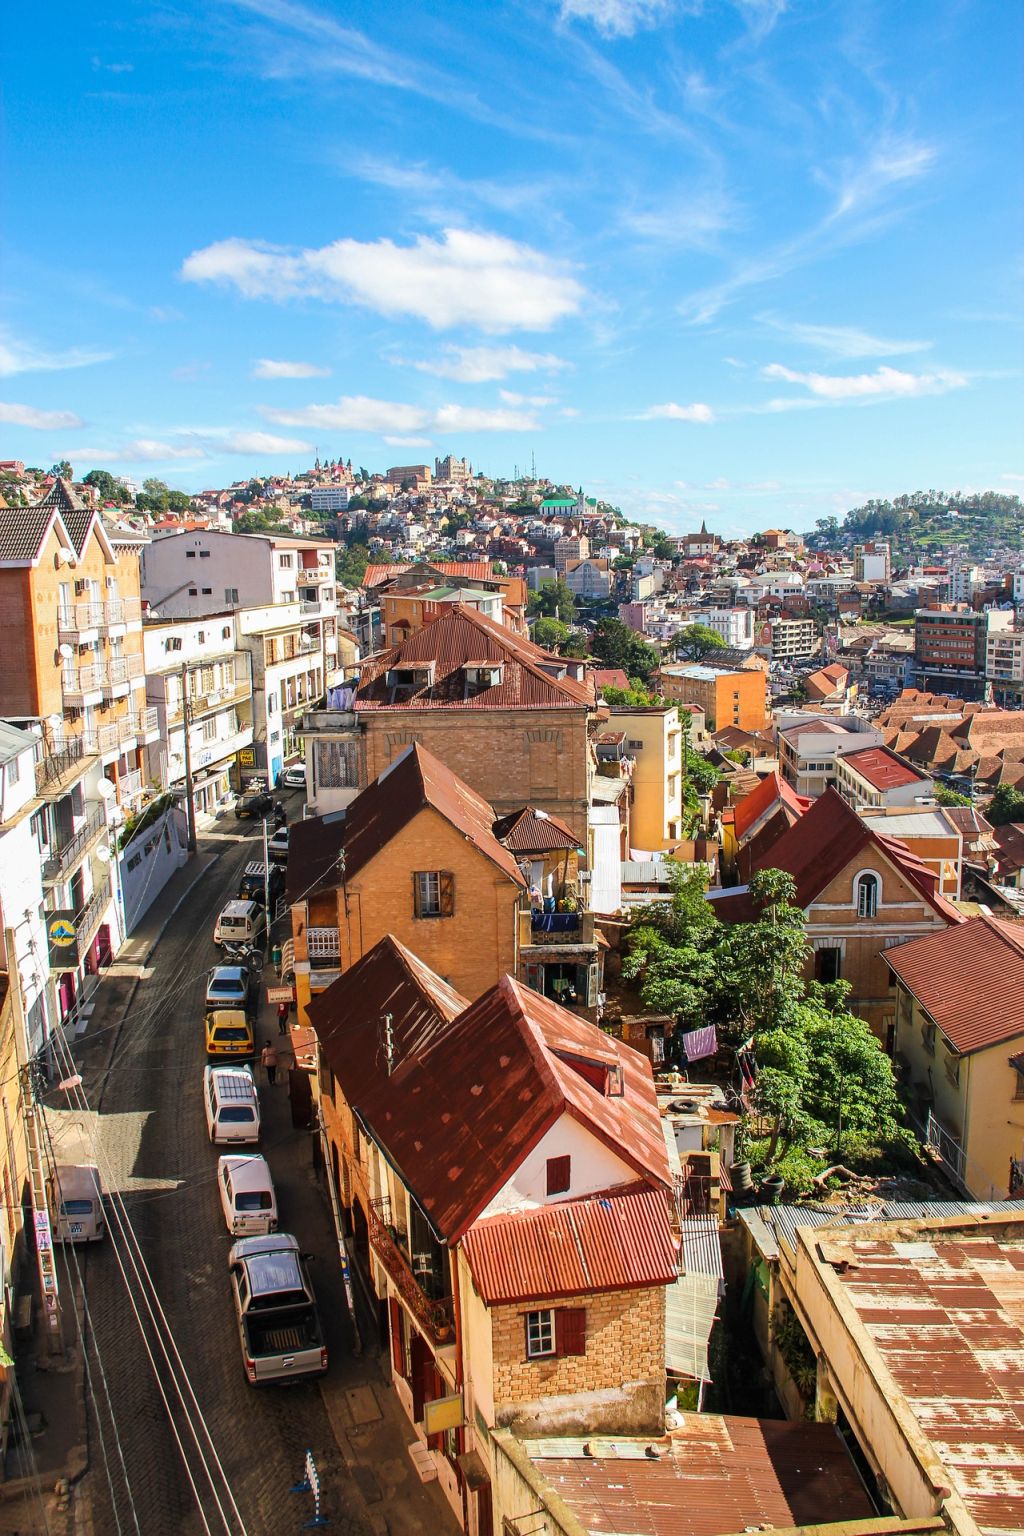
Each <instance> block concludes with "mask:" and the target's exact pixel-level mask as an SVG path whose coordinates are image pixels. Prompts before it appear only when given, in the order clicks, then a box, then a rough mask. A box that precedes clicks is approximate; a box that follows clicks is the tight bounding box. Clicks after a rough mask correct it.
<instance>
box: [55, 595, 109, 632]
mask: <svg viewBox="0 0 1024 1536" xmlns="http://www.w3.org/2000/svg"><path fill="white" fill-rule="evenodd" d="M103 618H104V614H103V604H102V603H69V604H68V606H67V607H65V608H58V609H57V635H58V638H59V639H60V640H70V641H74V642H77V641H79V640H81V638H82V637H83V636H84V635H93V636H95V635H97V634H98V633H99V630H100V626H101V625H102V623H103Z"/></svg>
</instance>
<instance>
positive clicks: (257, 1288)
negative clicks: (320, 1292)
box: [228, 1232, 327, 1387]
mask: <svg viewBox="0 0 1024 1536" xmlns="http://www.w3.org/2000/svg"><path fill="white" fill-rule="evenodd" d="M228 1271H229V1274H230V1276H231V1291H232V1295H233V1296H234V1301H235V1312H236V1314H237V1316H238V1334H239V1342H240V1344H241V1347H242V1359H243V1361H244V1362H245V1374H246V1377H247V1378H248V1380H249V1382H250V1384H251V1385H252V1386H254V1387H256V1386H261V1385H263V1384H264V1383H266V1382H281V1381H294V1380H295V1378H296V1377H299V1376H321V1375H323V1373H324V1371H326V1369H327V1346H326V1344H325V1343H324V1330H323V1325H322V1323H321V1321H320V1314H319V1312H318V1311H317V1305H316V1298H315V1296H314V1294H313V1287H312V1286H311V1284H310V1282H309V1276H308V1275H307V1273H306V1263H305V1255H304V1254H302V1253H300V1251H299V1245H298V1242H297V1241H296V1239H295V1238H294V1237H292V1236H290V1234H289V1233H287V1232H277V1233H274V1234H272V1235H269V1236H267V1237H243V1238H242V1240H241V1241H240V1242H237V1243H235V1244H234V1245H233V1246H232V1248H231V1251H230V1253H229V1254H228Z"/></svg>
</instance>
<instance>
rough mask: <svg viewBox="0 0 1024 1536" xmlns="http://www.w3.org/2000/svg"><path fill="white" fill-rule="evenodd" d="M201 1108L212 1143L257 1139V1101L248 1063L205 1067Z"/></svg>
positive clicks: (258, 1126) (258, 1132)
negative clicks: (235, 1065) (203, 1111)
mask: <svg viewBox="0 0 1024 1536" xmlns="http://www.w3.org/2000/svg"><path fill="white" fill-rule="evenodd" d="M203 1108H204V1110H205V1113H206V1129H207V1131H208V1132H209V1136H210V1140H211V1141H212V1142H213V1143H214V1144H218V1143H219V1144H221V1145H224V1144H225V1143H231V1142H255V1141H259V1139H260V1105H259V1099H258V1098H257V1097H256V1084H255V1081H254V1080H253V1075H252V1073H251V1072H250V1070H249V1068H248V1067H207V1068H206V1070H205V1071H204V1073H203Z"/></svg>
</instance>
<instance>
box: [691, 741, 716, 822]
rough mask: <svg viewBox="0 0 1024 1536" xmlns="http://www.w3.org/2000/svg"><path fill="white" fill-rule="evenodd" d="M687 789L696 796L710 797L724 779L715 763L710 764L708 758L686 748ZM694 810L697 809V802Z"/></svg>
mask: <svg viewBox="0 0 1024 1536" xmlns="http://www.w3.org/2000/svg"><path fill="white" fill-rule="evenodd" d="M685 768H686V788H687V791H688V792H689V791H691V790H692V792H693V794H694V796H696V795H710V793H711V791H712V790H713V789H714V787H715V785H716V784H717V783H718V781H719V779H720V778H721V777H722V775H721V773H720V772H719V770H718V769H717V768H716V767H715V765H714V763H709V762H708V760H707V758H706V757H701V755H700V753H699V752H694V750H693V748H692V747H687V748H686V753H685ZM693 808H694V809H696V800H694V805H693Z"/></svg>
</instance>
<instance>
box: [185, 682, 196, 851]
mask: <svg viewBox="0 0 1024 1536" xmlns="http://www.w3.org/2000/svg"><path fill="white" fill-rule="evenodd" d="M181 719H182V724H183V726H184V729H185V823H186V826H187V829H188V831H187V838H186V842H187V844H188V851H189V853H195V851H196V807H195V801H194V800H193V798H192V743H191V741H190V740H189V733H190V731H191V728H192V703H191V700H190V699H189V695H188V662H187V661H183V662H182V664H181Z"/></svg>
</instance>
